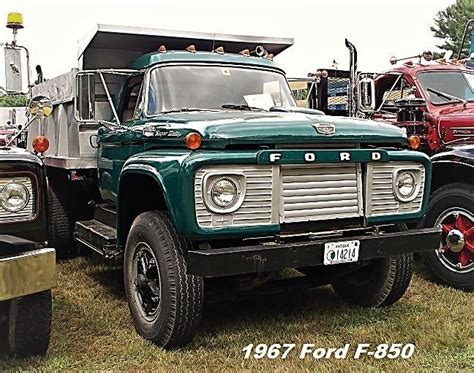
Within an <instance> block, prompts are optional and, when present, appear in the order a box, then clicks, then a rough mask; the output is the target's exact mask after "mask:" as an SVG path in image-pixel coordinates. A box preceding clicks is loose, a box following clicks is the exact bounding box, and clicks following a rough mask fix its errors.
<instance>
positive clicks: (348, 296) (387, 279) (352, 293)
mask: <svg viewBox="0 0 474 373" xmlns="http://www.w3.org/2000/svg"><path fill="white" fill-rule="evenodd" d="M412 273H413V255H412V254H404V255H398V256H392V257H388V258H380V259H372V260H371V262H370V263H369V264H368V265H367V266H365V267H362V268H360V269H357V270H354V271H353V272H351V273H349V274H347V275H345V276H343V277H340V278H338V279H337V280H335V281H334V282H333V283H332V287H333V289H334V291H335V292H336V294H337V295H338V296H340V297H341V298H342V299H343V300H344V301H346V302H348V303H352V304H355V305H358V306H364V307H385V306H390V305H391V304H393V303H395V302H396V301H397V300H399V299H400V298H401V297H402V296H403V294H405V291H406V290H407V288H408V285H409V284H410V280H411V277H412Z"/></svg>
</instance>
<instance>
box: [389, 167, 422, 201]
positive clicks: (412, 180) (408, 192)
mask: <svg viewBox="0 0 474 373" xmlns="http://www.w3.org/2000/svg"><path fill="white" fill-rule="evenodd" d="M419 179H420V178H419V175H418V173H417V172H416V171H399V172H397V173H396V176H395V181H394V185H393V192H394V194H395V197H396V198H397V199H398V200H399V201H401V202H410V201H413V200H414V199H415V198H416V195H417V194H418V193H417V192H418V190H419V188H420V181H419Z"/></svg>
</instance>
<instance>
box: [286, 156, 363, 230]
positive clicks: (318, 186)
mask: <svg viewBox="0 0 474 373" xmlns="http://www.w3.org/2000/svg"><path fill="white" fill-rule="evenodd" d="M360 186H361V173H360V166H359V165H357V164H343V165H342V164H318V165H304V166H300V165H292V166H282V168H281V204H280V222H281V223H293V222H304V221H318V220H326V219H336V218H351V217H357V216H360V215H362V202H361V200H360V198H359V194H358V193H357V191H358V190H361V187H360Z"/></svg>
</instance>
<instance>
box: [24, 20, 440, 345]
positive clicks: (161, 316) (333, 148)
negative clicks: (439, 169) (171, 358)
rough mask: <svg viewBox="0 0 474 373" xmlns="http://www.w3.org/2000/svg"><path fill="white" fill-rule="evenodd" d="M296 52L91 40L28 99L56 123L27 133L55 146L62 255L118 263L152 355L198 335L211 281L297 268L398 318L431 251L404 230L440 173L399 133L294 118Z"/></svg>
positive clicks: (110, 34) (263, 42)
mask: <svg viewBox="0 0 474 373" xmlns="http://www.w3.org/2000/svg"><path fill="white" fill-rule="evenodd" d="M292 42H293V41H292V39H278V38H256V37H243V36H236V35H219V34H204V33H183V32H172V31H163V30H155V29H143V28H138V29H137V28H128V27H116V26H108V25H98V27H97V30H96V31H95V32H94V33H92V34H90V36H89V38H87V39H86V40H85V41H84V42H82V43H81V44H80V45H81V48H80V53H79V67H80V69H74V70H72V71H71V72H70V73H67V74H65V75H62V76H59V77H56V78H52V79H48V80H47V81H45V82H44V83H42V84H39V85H36V86H35V87H33V93H34V94H42V95H48V96H49V97H51V98H52V100H53V103H54V105H55V111H54V112H53V115H52V116H50V117H49V118H47V119H46V120H45V121H43V123H39V122H38V123H36V124H35V126H32V127H31V129H30V131H29V134H30V135H33V136H34V135H35V132H36V133H37V134H40V133H41V134H43V135H45V136H46V137H48V138H49V140H50V142H51V146H50V148H49V150H48V151H47V152H46V153H45V164H46V168H47V175H48V183H49V196H50V210H49V213H50V214H51V220H52V222H53V224H51V232H50V239H51V243H52V244H53V245H54V246H55V247H56V249H57V250H58V255H60V256H67V255H71V254H74V250H75V249H74V247H75V246H74V241H76V242H78V243H79V244H80V245H82V246H86V247H88V248H90V249H92V250H94V251H95V252H97V253H99V254H100V255H102V256H104V257H106V258H119V259H120V260H122V261H123V271H124V283H125V290H126V296H127V300H128V304H129V308H130V312H131V315H132V318H133V322H134V325H135V328H136V329H137V331H138V332H139V333H140V334H141V335H142V336H143V337H145V338H147V339H149V340H151V341H153V342H154V343H156V344H157V345H159V346H163V347H165V348H173V347H178V346H182V345H185V344H187V343H188V342H189V341H190V340H191V339H192V338H193V336H194V335H195V334H196V332H197V330H198V327H199V323H200V319H201V315H202V310H203V301H204V294H205V289H206V286H207V284H208V283H209V282H208V280H209V279H219V283H221V284H223V283H233V284H235V285H236V286H241V285H243V284H246V286H248V285H249V284H254V285H257V284H260V283H262V282H263V281H265V280H268V279H271V278H272V277H273V276H276V275H277V274H278V272H279V271H281V270H283V269H285V268H296V269H298V270H299V271H301V272H302V273H304V274H306V275H307V276H308V277H309V278H310V279H311V281H312V282H313V284H314V285H323V284H332V286H333V288H334V290H335V292H336V293H337V294H338V295H339V296H341V297H342V298H343V299H345V300H346V301H348V302H351V303H353V304H356V305H361V306H369V307H381V306H389V305H391V304H393V303H394V302H396V301H397V300H398V299H400V297H402V295H403V294H404V293H405V291H406V289H407V287H408V285H409V283H410V279H411V275H412V263H413V253H414V252H420V251H427V250H428V251H430V250H434V249H435V248H436V247H437V245H438V242H439V237H440V230H439V229H438V228H427V229H421V230H408V229H407V227H406V223H408V222H413V221H417V220H418V219H420V218H421V217H422V216H423V214H424V212H425V209H426V206H427V203H428V192H427V191H429V190H430V183H431V163H430V161H429V158H428V157H427V156H426V155H425V154H422V153H420V152H413V151H410V150H409V149H408V145H407V138H406V135H405V133H404V131H402V130H401V129H399V128H397V127H395V126H392V125H389V124H384V123H377V122H374V121H368V120H356V119H347V118H335V117H329V116H325V115H322V113H320V112H318V111H314V110H304V109H299V108H297V107H296V105H295V101H294V99H293V97H292V96H291V93H290V89H289V85H288V82H287V80H286V78H285V74H284V72H283V70H281V69H280V68H279V67H278V66H277V65H276V64H275V63H274V62H273V56H276V55H277V54H278V53H280V52H282V51H283V50H285V49H286V48H287V47H289V46H290V45H291V44H292ZM236 316H237V315H236Z"/></svg>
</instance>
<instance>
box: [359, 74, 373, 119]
mask: <svg viewBox="0 0 474 373" xmlns="http://www.w3.org/2000/svg"><path fill="white" fill-rule="evenodd" d="M358 107H359V110H360V111H362V112H371V111H374V110H375V81H374V79H372V78H371V77H370V76H369V75H364V74H361V75H359V94H358Z"/></svg>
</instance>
